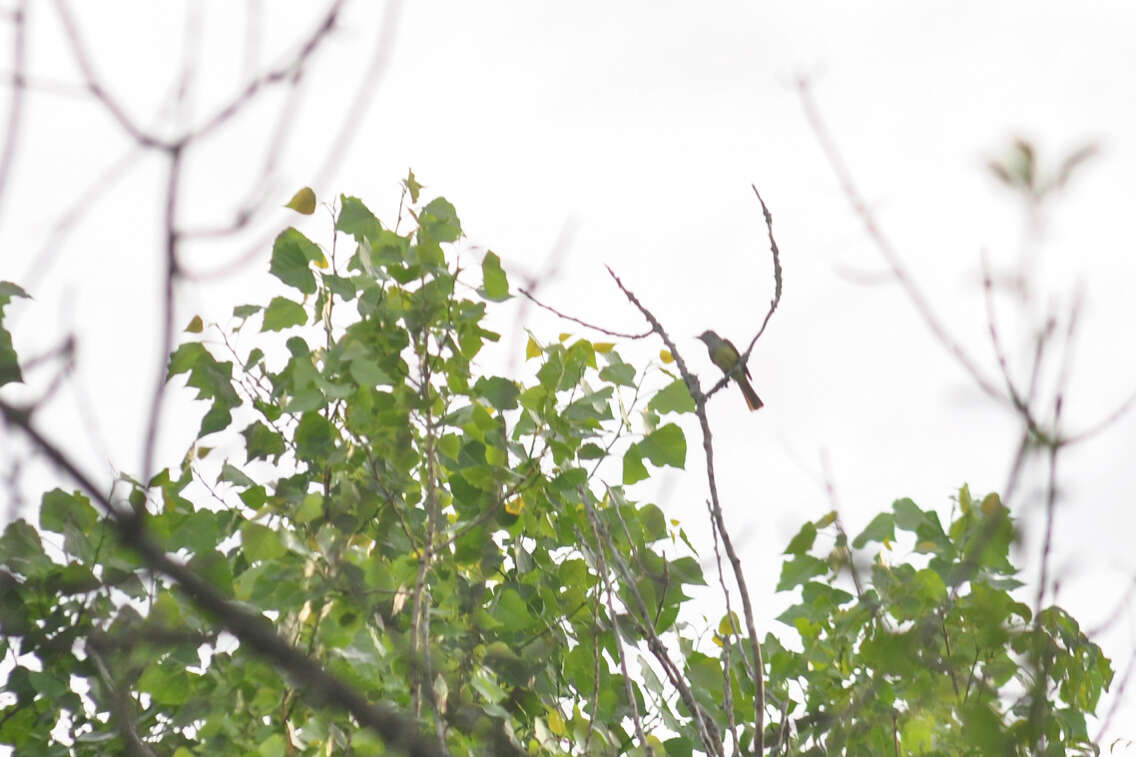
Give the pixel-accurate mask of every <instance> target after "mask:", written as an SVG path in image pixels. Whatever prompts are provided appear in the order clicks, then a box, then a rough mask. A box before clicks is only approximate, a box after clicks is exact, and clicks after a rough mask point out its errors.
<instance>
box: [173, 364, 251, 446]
mask: <svg viewBox="0 0 1136 757" xmlns="http://www.w3.org/2000/svg"><path fill="white" fill-rule="evenodd" d="M179 373H186V374H188V378H187V379H186V382H185V383H186V386H189V387H192V388H194V389H196V390H197V398H198V399H208V400H212V401H213V402H212V405H211V406H210V408H209V411H208V412H207V413H206V414H205V417H204V418H202V419H201V428H200V430H199V431H198V433H197V437H198V438H199V439H200V438H201V437H203V436H205V435H206V434H210V433H213V432H215V431H220V430H221V429H223V428H226V427H228V425H229V423H230V422H231V421H232V414H231V412H230V411H231V410H232V409H233V408H235V407H238V406H240V404H241V398H240V396H239V395H238V394H237V391H236V389H234V388H233V364H232V363H231V362H228V361H226V362H220V361H218V360H217V359H216V358H214V357H213V355H212V354H210V352H209V350H207V349H205V346H204V345H202V344H201V343H199V342H187V343H185V344H183V345H181V346H180V347H178V348H177V349H176V350H174V352H173V354H172V355H170V368H169V373H168V374H167V379H168V378H172V377H173V376H176V375H177V374H179Z"/></svg>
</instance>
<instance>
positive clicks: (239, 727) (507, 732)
mask: <svg viewBox="0 0 1136 757" xmlns="http://www.w3.org/2000/svg"><path fill="white" fill-rule="evenodd" d="M405 189H406V191H407V193H408V194H409V195H410V199H411V207H410V215H411V217H412V218H413V221H414V223H413V224H412V228H410V229H409V230H406V231H402V232H400V231H399V225H400V224H396V225H395V226H394V227H389V226H386V225H384V224H382V223H381V222H380V221H379V220H378V218H376V217H375V215H374V214H373V213H372V212H371V211H370V210H369V209H368V208H367V207H366V206H365V205H364V204H363V202H362V201H360V200H359V199H357V198H354V197H349V196H343V197H341V198H339V200H338V202H337V203H336V209H335V227H334V228H335V230H334V233H333V236H332V243H331V244H330V246H321V245H320V244H318V243H317V242H315V241H312V240H310V239H308V238H307V237H306V236H305V235H304V234H302V233H301V232H300V231H298V230H297V229H294V228H288V229H285V230H284V231H282V232H281V233H280V234H279V235H278V236H277V237H276V240H275V242H274V244H273V247H272V253H271V263H270V268H269V270H270V272H271V274H272V275H273V276H275V277H276V278H277V279H279V281H280V282H282V284H284V285H285V286H286V287H287V288H288V289H287V291H286V292H285V293H284V294H281V295H279V296H275V297H273V298H272V299H271V300H270V301H269V302H268V303H264V304H247V305H241V306H238V307H237V308H235V309H234V312H233V316H234V319H233V323H232V324H231V325H228V326H220V325H217V326H216V327H215V326H214V325H206V324H203V323H202V322H201V320H200V319H194V321H192V322H191V323H190V325H189V327H188V328H187V329H186V332H187V337H186V340H185V341H184V342H183V343H182V344H181V345H179V346H178V347H177V348H176V349H175V350H174V351H173V354H172V355H171V356H170V360H169V371H168V375H169V378H170V379H171V380H175V379H176V380H178V381H183V382H184V384H185V385H186V386H187V387H188V388H190V389H192V390H193V391H194V392H195V396H196V397H197V399H199V400H202V401H203V402H204V403H206V406H207V409H206V410H205V413H204V416H203V418H202V421H201V424H200V428H199V431H198V435H197V439H196V440H195V442H194V444H193V445H192V447H191V448H190V450H189V451H188V453H187V454H186V456H185V458H184V459H183V460H182V461H181V463H180V464H179V465H177V466H172V467H170V468H167V469H164V470H161V471H160V472H158V473H157V474H155V475H154V476H152V477H151V478H150V480H148V481H139V480H135V479H132V478H131V477H129V476H127V475H122V476H120V477H119V478H118V479H117V480H116V481H115V482H114V487H113V491H112V496H109V497H107V496H105V495H103V494H99V493H98V492H97V491H89V490H88V491H77V490H68V489H64V488H57V489H53V490H52V491H50V492H48V493H47V494H45V495H44V497H43V500H42V503H41V507H40V512H39V522H38V524H36V525H34V526H33V525H32V524H29V523H27V522H26V521H24V520H17V521H15V522H12V523H10V524H8V525H7V528H6V529H5V531H4V534H3V536H2V537H0V629H2V633H3V635H2V639H0V644H2V645H3V648H4V651H5V652H6V653H7V655H8V659H9V660H13V661H15V662H14V664H13V666H12V667H11V669H10V671H9V673H8V680H7V682H6V684H5V686H4V691H5V692H6V693H7V694H8V695H9V700H8V701H7V702H4V703H3V704H2V709H0V743H3V744H8V745H11V746H13V747H14V748H15V749H16V750H17V752H18V753H20V754H25V753H27V754H32V753H34V754H45V755H47V754H75V755H85V754H91V755H95V754H100V755H101V754H110V753H124V752H132V753H147V751H146V750H149V752H150V753H155V754H172V755H176V757H186V756H187V755H193V754H247V755H263V756H264V757H275V756H282V755H298V754H304V755H317V754H319V755H323V754H354V755H372V754H385V753H389V752H391V751H395V752H397V751H399V750H400V749H402V750H404V751H408V752H410V753H423V754H424V753H438V754H443V753H449V754H454V755H459V754H468V755H484V754H538V753H539V754H654V755H662V754H667V755H675V756H676V757H677V756H679V755H690V754H694V753H708V754H729V753H749V752H750V751H751V750H752V749H753V748H754V745H755V743H756V742H757V735H758V733H757V729H759V728H760V729H761V738H762V741H763V743H764V745H765V750H766V752H767V753H769V754H831V753H840V752H844V753H848V754H892V753H895V752H896V751H899V752H902V753H905V754H942V755H956V754H976V755H977V754H1029V753H1047V754H1065V753H1093V749H1094V747H1093V745H1092V744H1091V742H1090V741H1089V739H1088V736H1087V733H1086V724H1085V715H1086V714H1091V713H1092V712H1093V711H1094V709H1095V707H1096V705H1097V703H1098V701H1099V698H1100V695H1101V692H1102V691H1103V690H1105V689H1107V687H1108V685H1109V683H1110V682H1111V678H1112V670H1111V667H1110V664H1109V661H1108V660H1107V659H1106V658H1105V657H1104V656H1103V655H1102V654H1101V650H1100V649H1099V648H1098V647H1097V646H1096V645H1095V644H1093V643H1092V642H1091V641H1089V640H1088V639H1087V638H1086V636H1085V635H1084V633H1083V632H1082V631H1081V630H1080V628H1079V627H1078V625H1077V623H1076V622H1075V621H1074V620H1073V619H1072V618H1070V617H1069V616H1068V615H1067V614H1066V613H1064V612H1063V611H1062V610H1060V608H1056V607H1047V608H1044V609H1043V610H1042V611H1041V612H1040V613H1037V614H1036V615H1035V614H1034V613H1033V612H1032V611H1031V609H1030V608H1029V607H1028V606H1026V605H1024V604H1022V603H1021V602H1020V601H1018V600H1016V599H1015V598H1014V595H1013V593H1012V592H1013V590H1014V589H1016V588H1018V587H1019V586H1020V584H1019V583H1018V581H1017V579H1016V578H1015V572H1016V571H1015V569H1014V567H1013V565H1012V564H1011V562H1010V547H1011V545H1012V543H1013V539H1014V527H1013V520H1012V518H1011V516H1010V514H1009V512H1008V511H1007V510H1006V508H1005V507H1003V506H1002V504H1001V502H1000V501H999V499H998V497H997V496H996V495H989V496H986V497H984V498H982V499H980V500H976V499H974V498H972V497H971V495H970V493H969V491H968V490H967V489H966V488H965V487H963V488H962V489H961V490H960V492H959V493H958V496H957V499H956V505H955V509H954V513H953V520H951V522H950V523H949V525H948V526H946V527H944V526H943V525H942V524H941V521H940V519H939V516H938V515H937V514H936V513H935V512H934V511H931V510H923V509H921V508H919V507H918V506H917V505H916V504H915V503H913V502H911V501H910V500H905V499H901V500H898V501H896V502H895V503H894V505H893V506H892V508H891V511H890V512H886V513H883V514H881V515H879V516H878V517H877V518H876V519H875V520H873V521H872V522H871V523H870V524H869V525H868V527H867V528H866V529H865V530H864V531H863V532H862V533H861V534H860V535H859V536H857V537H856V538H854V539H851V540H849V539H848V537H847V536H846V535H845V534H844V531H843V528H842V527H841V526H840V524H839V521H838V520H837V518H836V516H835V513H833V514H830V515H829V516H825V517H824V518H821V519H819V520H817V521H814V522H810V523H806V524H805V525H804V526H803V527H802V528H801V530H800V532H799V533H798V534H797V535H796V536H795V537H794V538H793V540H792V541H791V543H790V544H789V546H788V548H787V550H786V557H785V562H784V567H783V570H782V574H781V580H780V583H779V585H778V587H777V588H778V589H779V590H782V591H792V592H794V593H795V594H799V601H797V602H796V603H795V604H793V605H792V606H791V607H790V608H789V609H788V610H786V611H785V612H784V613H783V614H782V615H781V616H780V618H779V620H780V622H781V623H782V624H784V626H785V629H784V630H785V631H786V633H778V634H774V633H772V632H770V633H767V634H766V636H765V638H764V639H763V641H762V645H761V648H762V651H763V656H762V659H761V660H760V661H759V660H758V659H755V656H754V654H753V652H752V649H753V648H752V646H751V645H750V642H751V641H752V640H751V639H747V638H746V634H747V632H746V630H745V625H744V624H743V623H742V622H741V620H740V619H739V618H738V616H737V614H736V613H735V612H733V610H732V609H730V610H727V611H726V612H725V614H724V615H723V617H722V619H721V620H720V621H719V622H717V623H716V624H715V623H711V622H707V621H705V620H700V619H699V618H697V617H691V611H690V609H689V608H690V605H689V604H688V603H689V600H690V598H691V597H690V594H689V593H688V592H689V591H690V587H695V586H704V585H707V584H708V581H707V578H706V577H705V576H704V575H703V563H702V562H701V561H702V559H703V558H704V557H705V555H702V554H700V553H699V552H698V551H697V550H696V549H695V545H693V544H691V543H690V541H689V540H688V539H687V537H686V534H685V533H684V532H683V530H682V528H681V524H680V523H678V522H677V521H671V520H668V519H667V517H666V516H665V515H664V513H663V512H662V510H660V508H659V507H658V506H656V505H654V504H652V503H651V502H649V501H640V500H638V499H637V498H636V496H637V495H636V492H637V491H638V488H637V487H634V486H633V485H634V484H636V483H638V482H641V481H644V480H647V479H649V478H650V477H651V476H652V475H653V474H654V473H655V471H657V470H658V469H660V468H663V467H673V468H683V467H685V465H686V461H687V440H686V434H685V432H684V430H683V426H682V425H681V423H680V419H679V417H680V416H682V415H688V414H691V413H694V412H695V411H696V407H697V403H696V401H695V397H696V396H699V394H700V390H699V389H698V387H690V386H688V385H687V383H686V382H685V381H684V380H683V378H681V377H679V376H677V375H675V374H674V373H672V372H671V371H670V369H669V368H668V367H667V365H666V363H665V361H664V363H663V364H660V365H655V366H651V367H647V368H643V367H640V366H636V365H634V364H632V363H630V362H627V361H625V360H624V359H623V358H622V357H621V356H620V354H619V351H618V349H617V345H615V344H612V343H605V342H593V341H590V340H588V339H585V338H573V337H571V336H567V335H565V336H563V337H562V338H559V339H554V340H550V341H547V342H545V341H542V340H540V339H539V337H537V336H535V335H534V336H531V337H530V338H529V340H528V342H527V344H526V348H525V357H526V359H527V360H528V361H530V364H531V365H532V367H533V370H532V371H531V376H530V377H529V378H527V379H522V378H518V377H508V376H498V375H488V374H486V373H484V372H483V371H482V370H481V369H480V367H479V365H478V363H477V357H478V354H479V352H480V351H481V350H482V349H483V347H484V346H485V345H486V343H487V342H492V341H496V340H497V339H498V338H499V336H498V334H496V333H494V332H493V331H491V330H490V329H489V328H487V326H486V316H487V313H488V312H489V309H490V308H491V307H493V306H494V304H495V303H499V302H501V301H504V300H506V299H508V298H509V297H510V296H511V290H510V284H509V280H508V276H507V274H506V272H505V271H504V269H503V268H502V265H501V261H500V259H499V258H498V256H497V255H495V254H494V253H492V252H488V253H486V254H485V255H484V256H483V258H482V260H481V261H480V264H478V265H475V266H474V267H473V268H472V269H470V268H466V267H465V266H464V265H463V263H462V262H461V260H462V258H461V256H459V255H457V254H456V252H455V250H454V245H455V243H456V242H458V241H459V239H460V238H461V236H462V227H461V223H460V221H459V218H458V215H457V213H456V211H455V209H454V207H453V206H452V205H451V204H450V203H449V202H447V201H446V200H445V199H443V198H440V197H438V198H434V199H431V200H429V201H428V202H425V203H424V204H421V203H420V202H419V200H420V196H419V192H420V191H421V185H419V184H418V183H417V181H415V179H414V177H413V174H410V176H409V177H408V179H407V181H406V182H405ZM314 203H315V198H314V195H312V196H311V197H310V198H309V197H308V196H307V195H306V194H305V193H303V192H301V193H297V196H296V197H294V198H293V200H292V202H291V203H290V204H289V206H290V207H293V209H295V210H297V212H301V213H309V212H311V210H312V209H314ZM341 239H347V240H349V243H350V244H349V246H350V254H349V255H348V259H347V260H346V262H345V263H343V262H341V261H340V260H338V251H339V250H340V247H339V242H340V240H341ZM12 296H24V293H23V291H22V290H20V289H19V288H18V287H16V286H15V285H10V284H4V285H2V287H0V307H3V306H4V305H6V304H7V302H8V300H9V299H10V298H11V297H12ZM258 325H259V332H256V333H255V334H254V335H252V341H253V342H255V343H256V344H255V346H248V348H247V349H245V345H244V344H243V342H244V341H246V340H247V339H248V338H249V333H248V332H249V330H250V329H253V328H255V327H257V326H258ZM215 333H217V334H220V335H221V336H222V338H221V339H217V338H216V337H215V336H214V334H215ZM237 333H241V334H242V337H243V338H242V340H240V341H241V344H239V345H238V344H236V342H237V340H230V338H229V337H231V336H233V335H235V334H237ZM280 338H283V339H284V351H283V352H281V351H279V350H277V349H275V348H274V347H273V346H272V345H273V344H275V343H276V342H275V341H274V340H278V339H280ZM20 378H21V375H20V373H19V366H18V362H17V360H16V357H15V353H14V352H13V351H12V349H11V339H10V335H9V334H8V332H7V331H0V383H3V382H7V381H18V380H20ZM5 408H6V409H5V415H6V417H8V418H9V420H10V421H13V422H15V420H14V418H15V416H13V415H12V414H11V413H9V411H8V409H7V406H5ZM234 444H236V445H239V447H240V448H241V449H242V450H243V459H242V458H239V457H233V456H229V455H227V454H226V455H223V454H222V453H221V450H228V449H231V448H232V446H233V445H234ZM897 532H899V534H900V537H901V541H902V536H903V534H910V536H911V538H912V539H913V540H914V546H913V547H912V550H913V551H912V552H911V553H910V555H909V556H905V557H901V558H900V559H896V556H897V555H898V554H899V553H898V551H897V547H896V539H897ZM143 533H144V534H145V535H146V538H147V539H149V540H150V541H152V542H153V543H154V544H155V545H156V546H157V551H158V552H160V553H162V554H164V555H167V556H169V557H170V558H171V559H172V562H173V563H176V564H177V565H175V566H174V567H168V566H167V567H163V566H162V565H157V564H155V562H154V560H153V559H152V558H151V557H150V555H151V554H152V552H148V551H147V550H146V549H142V548H140V547H139V544H140V542H139V541H135V538H136V537H137V535H138V534H143ZM138 538H141V537H138ZM871 545H879V546H880V549H879V551H878V553H876V554H873V555H866V554H864V552H865V550H866V549H868V547H869V546H871ZM178 566H181V569H186V570H188V571H192V574H193V575H195V576H197V577H199V578H200V579H202V580H203V581H204V588H201V589H192V588H191V587H188V586H187V585H186V583H185V582H184V581H182V580H181V578H179V576H180V575H181V574H180V573H178V572H177V570H178V569H179V568H178ZM849 582H851V584H852V585H851V586H848V583H849ZM723 586H724V584H723ZM203 596H206V597H211V598H212V599H211V600H210V602H203V601H202V597H203ZM230 610H231V611H232V613H233V616H232V617H228V616H227V614H226V613H228V612H229V611H230ZM240 613H244V615H239V614H240ZM238 615H239V617H240V618H245V620H239V621H238V620H234V619H233V618H236V617H238ZM248 616H251V617H253V618H254V619H255V622H257V623H259V624H261V626H263V628H260V629H259V630H258V632H257V634H254V633H251V632H249V625H248V623H247V617H248ZM258 634H259V635H258ZM273 638H275V639H276V640H278V641H280V642H281V643H282V645H283V646H281V647H280V648H276V647H273V649H274V650H275V651H271V652H270V651H268V650H267V649H266V648H265V646H264V644H265V643H266V642H265V641H264V640H265V639H269V640H271V639H273ZM273 643H275V642H273ZM797 647H800V648H799V649H797ZM293 654H294V655H296V656H297V659H303V660H307V661H310V662H313V663H314V664H316V665H318V666H319V668H320V669H322V671H326V673H328V674H330V676H329V677H328V678H327V679H326V680H325V679H323V678H320V679H318V685H316V679H315V678H311V679H305V678H303V677H298V676H297V675H296V674H295V672H294V671H295V670H298V669H301V668H299V667H295V666H293V667H291V668H289V667H288V666H287V665H283V664H281V662H280V660H281V659H283V658H282V657H281V655H284V656H285V657H286V656H287V655H293ZM289 671H293V672H289ZM760 682H763V683H764V690H765V692H766V697H765V700H764V705H765V706H764V709H762V708H761V707H760V701H761V700H760V699H758V697H759V691H760V690H761V687H759V685H758V684H759V683H760ZM339 686H342V687H343V689H342V691H341V690H340V689H338V688H336V687H339ZM343 692H353V693H354V695H358V696H359V697H360V698H361V700H362V701H366V702H369V703H372V704H374V705H376V706H379V707H381V708H382V713H383V714H385V715H389V716H390V717H391V718H392V719H397V722H398V723H401V724H403V725H405V724H407V723H409V724H410V725H411V726H412V727H413V729H414V730H415V731H416V734H417V735H416V738H420V739H422V740H423V741H422V743H425V744H428V745H429V744H432V745H433V746H429V747H421V748H420V747H416V746H406V745H405V744H394V743H392V742H391V740H390V739H389V738H384V733H385V732H382V731H380V730H377V729H376V728H373V727H372V728H368V727H363V726H364V725H366V724H368V723H369V722H370V721H365V720H364V719H363V718H362V717H361V716H360V715H359V713H358V712H357V711H356V710H352V709H351V707H350V706H348V705H344V702H350V701H354V700H350V699H349V698H345V697H347V694H345V693H343ZM755 702H756V703H757V704H755ZM755 707H757V709H758V710H760V711H761V712H762V716H763V722H760V723H759V724H755V717H754V713H755ZM406 743H410V742H406ZM416 743H417V742H416ZM428 749H436V750H437V751H436V752H430V751H421V750H428ZM416 750H419V751H416Z"/></svg>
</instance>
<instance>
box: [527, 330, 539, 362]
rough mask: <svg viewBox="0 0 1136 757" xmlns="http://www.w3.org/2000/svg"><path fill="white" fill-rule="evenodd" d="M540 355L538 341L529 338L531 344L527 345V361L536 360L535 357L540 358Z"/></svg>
mask: <svg viewBox="0 0 1136 757" xmlns="http://www.w3.org/2000/svg"><path fill="white" fill-rule="evenodd" d="M540 353H541V349H540V345H539V344H537V343H536V340H535V339H533V338H532V337H531V336H530V337H529V343H528V344H527V345H525V360H528V359H530V358H534V357H540Z"/></svg>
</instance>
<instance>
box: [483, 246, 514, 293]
mask: <svg viewBox="0 0 1136 757" xmlns="http://www.w3.org/2000/svg"><path fill="white" fill-rule="evenodd" d="M481 276H482V281H483V282H484V283H483V285H482V287H481V289H479V290H478V292H479V293H480V294H481V296H482V297H484V298H485V299H487V300H493V301H494V302H503V301H504V300H507V299H509V280H508V278H507V277H506V276H505V270H504V269H503V268H502V267H501V258H499V257H497V254H496V253H495V252H493V251H489V252H487V253H485V258H484V259H483V260H482V261H481Z"/></svg>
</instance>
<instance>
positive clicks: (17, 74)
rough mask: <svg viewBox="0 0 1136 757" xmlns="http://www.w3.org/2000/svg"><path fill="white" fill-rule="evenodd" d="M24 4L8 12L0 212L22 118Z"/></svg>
mask: <svg viewBox="0 0 1136 757" xmlns="http://www.w3.org/2000/svg"><path fill="white" fill-rule="evenodd" d="M27 24H28V3H27V0H20V2H19V4H18V5H17V6H16V9H15V10H14V11H12V98H11V100H9V102H8V135H7V136H6V137H5V138H4V147H3V149H2V150H0V209H2V208H3V201H4V189H5V188H6V185H7V183H8V174H9V173H10V172H11V170H12V164H13V162H14V161H15V156H16V143H17V142H18V141H19V135H20V126H21V124H22V123H23V115H24V89H25V88H26V82H25V80H24V76H25V73H26V71H25V68H26V61H25V57H26V55H27V31H28V29H27Z"/></svg>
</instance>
